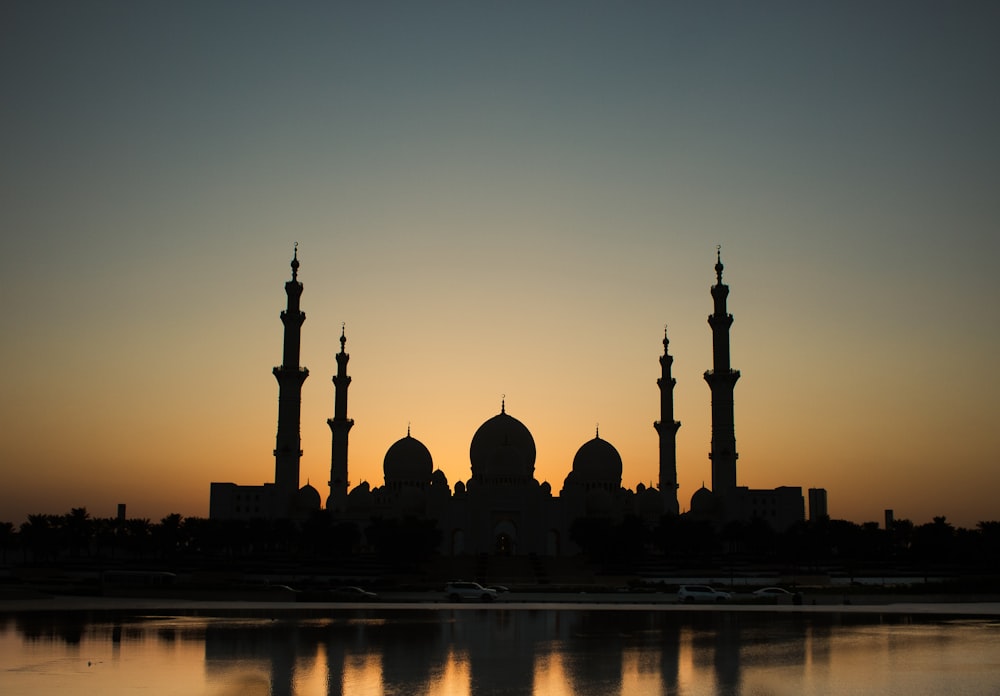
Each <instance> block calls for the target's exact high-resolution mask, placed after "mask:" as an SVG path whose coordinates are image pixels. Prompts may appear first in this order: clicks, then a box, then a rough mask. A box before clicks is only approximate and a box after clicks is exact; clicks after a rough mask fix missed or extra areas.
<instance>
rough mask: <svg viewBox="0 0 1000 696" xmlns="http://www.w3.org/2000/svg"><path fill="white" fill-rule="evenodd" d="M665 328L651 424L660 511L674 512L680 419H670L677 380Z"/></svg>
mask: <svg viewBox="0 0 1000 696" xmlns="http://www.w3.org/2000/svg"><path fill="white" fill-rule="evenodd" d="M669 345H670V341H669V340H668V339H667V329H666V327H664V328H663V355H661V356H660V371H661V373H662V374H661V376H660V377H659V379H657V380H656V385H657V386H658V387H659V388H660V420H658V421H656V422H654V423H653V427H654V428H656V432H657V433H658V434H659V436H660V495H662V496H663V511H664V512H666V513H667V514H671V515H677V514H679V513H680V506H679V505H678V504H677V429H678V428H680V427H681V423H680V421H676V420H674V385H675V384H677V380H675V379H674V378H673V377H671V376H670V368H671V366H672V365H673V363H674V359H673V357H672V356H671V355H670V352H669V350H668V346H669Z"/></svg>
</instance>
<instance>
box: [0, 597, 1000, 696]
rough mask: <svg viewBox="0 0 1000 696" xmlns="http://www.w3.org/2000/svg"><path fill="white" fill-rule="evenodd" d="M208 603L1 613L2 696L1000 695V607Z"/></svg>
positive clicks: (0, 692) (0, 667)
mask: <svg viewBox="0 0 1000 696" xmlns="http://www.w3.org/2000/svg"><path fill="white" fill-rule="evenodd" d="M873 611H876V610H874V609H873ZM200 613H201V614H202V615H177V616H169V615H145V616H143V615H139V614H131V615H129V614H121V613H108V612H93V611H92V612H62V613H61V612H30V613H23V614H16V615H5V616H0V694H3V696H20V695H22V694H23V695H29V694H30V695H31V696H48V695H50V694H59V695H60V696H63V695H65V694H101V695H102V696H116V695H119V694H150V695H152V694H155V695H161V694H184V695H185V696H192V695H199V694H205V695H210V696H229V695H233V696H237V695H238V696H256V695H258V694H259V695H262V696H263V695H274V696H283V695H287V696H293V695H294V696H313V695H317V696H320V695H329V696H333V695H339V694H350V695H352V696H365V695H373V696H374V695H381V694H392V695H399V696H404V695H405V696H411V695H414V694H419V695H426V696H444V695H448V696H451V695H453V694H454V695H462V696H465V695H469V696H483V695H486V694H490V695H494V694H496V695H522V694H531V695H538V696H541V695H543V694H544V695H546V696H571V695H574V696H576V695H579V696H598V695H600V696H606V695H608V694H613V695H623V696H624V695H627V696H639V695H643V694H677V695H680V696H703V695H705V696H707V695H709V694H727V695H728V694H731V695H734V696H737V695H738V696H771V695H774V696H778V695H783V694H789V695H791V694H795V695H802V694H823V695H826V696H846V695H848V694H850V695H856V694H880V695H885V696H896V695H898V696H904V695H905V696H913V695H915V694H935V695H938V694H955V695H960V696H973V695H978V694H983V695H985V694H997V693H1000V619H997V618H996V617H988V618H969V617H952V618H948V617H931V616H925V615H908V614H894V613H892V614H887V613H872V614H865V613H838V612H828V613H814V612H802V613H799V612H790V611H785V612H775V613H770V612H741V611H726V610H715V609H714V608H712V610H695V611H689V610H681V609H679V608H677V607H671V608H670V609H663V608H652V607H650V608H646V609H643V608H637V607H633V608H631V609H621V608H602V609H581V608H573V609H566V608H563V609H559V608H544V607H543V608H508V607H502V606H499V605H494V606H491V607H490V608H478V607H471V606H461V607H457V608H454V607H447V606H433V605H431V606H429V607H428V608H406V609H393V608H379V609H364V608H358V609H323V610H320V609H315V610H311V611H302V610H300V611H297V612H292V611H283V610H281V609H272V610H269V611H267V612H261V611H257V612H254V613H251V612H250V611H249V610H243V611H242V612H235V611H234V612H230V615H229V616H223V615H220V614H223V613H224V612H220V611H217V610H213V611H209V610H207V609H206V610H204V611H202V612H200Z"/></svg>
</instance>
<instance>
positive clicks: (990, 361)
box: [0, 0, 1000, 527]
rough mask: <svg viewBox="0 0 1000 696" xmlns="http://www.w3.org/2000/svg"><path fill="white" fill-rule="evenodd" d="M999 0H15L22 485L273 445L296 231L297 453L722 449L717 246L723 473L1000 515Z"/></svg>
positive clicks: (65, 505) (131, 506)
mask: <svg viewBox="0 0 1000 696" xmlns="http://www.w3.org/2000/svg"><path fill="white" fill-rule="evenodd" d="M998 36H1000V4H998V3H996V2H975V1H968V2H960V3H947V2H932V3H924V2H878V3H869V2H835V3H812V2H773V3H743V2H738V3H737V2H734V3H729V2H706V3H694V2H692V3H654V2H633V3H612V2H586V1H574V2H457V1H456V2H447V3H441V2H398V3H395V2H371V3H368V2H353V3H346V2H345V3H334V2H329V3H320V2H316V3H305V2H300V3H271V2H249V1H243V0H241V1H239V2H221V1H220V2H160V3H156V2H142V3H136V2H131V1H128V2H125V1H122V2H110V1H109V2H7V3H3V5H2V6H0V265H2V267H0V287H2V292H0V302H2V305H0V310H2V313H3V319H4V325H5V328H4V331H3V340H2V342H0V374H2V379H3V381H2V384H3V389H2V391H0V423H2V426H0V521H11V522H14V523H15V524H19V523H20V522H22V521H23V520H24V518H25V517H26V516H27V515H28V514H30V513H53V514H62V513H66V512H68V511H69V509H70V508H71V507H86V508H87V509H88V511H89V512H90V513H91V515H93V516H95V517H110V516H113V515H114V514H115V506H116V504H117V503H126V504H127V505H128V515H129V516H130V517H148V518H150V519H152V520H153V521H158V520H159V519H160V518H162V517H163V516H165V515H167V514H169V513H172V512H178V513H181V514H182V515H185V516H206V515H207V514H208V499H209V483H210V482H211V481H232V482H235V483H241V484H248V485H249V484H255V485H256V484H261V483H264V482H267V481H272V480H273V476H274V458H273V456H272V450H273V449H274V444H275V432H276V417H277V397H278V387H277V383H276V381H275V379H274V377H273V376H272V375H271V368H272V367H273V366H275V365H278V364H280V363H281V349H282V346H281V339H282V326H281V322H280V320H279V318H278V315H279V313H280V311H281V310H282V309H283V308H284V304H285V295H284V289H283V284H284V283H285V281H286V280H287V279H288V278H289V277H290V270H289V261H290V260H291V257H292V250H293V246H294V244H295V243H296V242H297V243H298V245H299V260H300V261H301V268H300V271H299V279H300V280H301V281H302V282H303V284H304V287H305V290H304V293H303V296H302V308H303V310H304V311H305V313H306V316H307V319H306V322H305V324H304V326H303V331H302V341H303V349H302V364H303V365H305V366H307V367H308V368H309V370H310V377H309V379H308V380H307V381H306V382H305V385H304V387H303V400H302V448H303V450H304V455H303V459H302V476H301V479H302V483H303V484H304V483H306V481H307V480H308V481H309V482H310V483H311V484H312V485H314V486H315V487H316V488H317V489H319V491H320V493H321V494H322V496H323V498H324V500H325V498H326V495H327V493H328V487H327V481H328V479H329V467H330V430H329V428H328V426H327V424H326V419H327V418H330V417H332V416H333V398H334V392H333V386H332V384H331V381H330V378H331V376H332V375H333V374H334V372H335V371H336V363H335V361H334V355H335V353H336V352H337V351H338V350H339V347H340V346H339V342H338V339H339V336H340V331H341V323H342V322H343V323H345V324H346V334H347V350H348V352H349V353H350V354H351V361H350V364H349V369H348V372H349V374H350V375H351V376H352V377H353V383H352V385H351V388H350V403H349V407H348V410H349V413H348V415H349V416H350V417H352V418H354V419H355V426H354V429H353V430H352V431H351V434H350V460H349V466H350V470H349V475H350V479H351V483H352V486H353V485H356V484H358V483H360V482H361V481H368V482H370V483H371V484H372V485H373V486H374V485H379V484H381V482H382V480H383V478H382V460H383V457H384V455H385V452H386V450H387V449H388V448H389V446H390V445H392V443H393V442H395V441H396V440H397V439H399V438H400V437H403V436H405V434H406V431H407V427H408V425H409V427H410V428H411V430H412V433H413V436H414V437H416V438H418V439H420V440H421V441H422V442H423V443H424V444H425V445H426V446H427V447H428V449H429V450H430V452H431V454H432V455H433V458H434V464H435V467H436V468H440V469H441V470H443V471H444V473H445V474H446V476H447V478H448V481H449V483H450V484H451V485H452V486H454V484H455V483H456V482H458V481H466V480H468V478H469V476H470V470H469V456H468V453H469V443H470V441H471V438H472V435H473V434H474V432H475V430H476V428H477V427H478V426H479V425H480V424H481V423H482V422H483V421H485V420H487V419H488V418H490V417H492V416H493V415H496V414H497V413H499V411H500V403H501V398H505V399H506V408H507V412H508V413H509V414H511V415H512V416H514V417H516V418H518V419H519V420H521V421H522V422H523V423H524V424H525V425H526V426H527V427H528V428H529V429H530V430H531V432H532V434H533V435H534V438H535V442H536V446H537V451H538V459H537V462H536V477H537V478H538V479H539V480H540V481H548V482H549V483H551V484H552V488H553V491H554V492H558V491H559V489H560V488H561V487H562V484H563V480H564V479H565V477H566V474H567V473H568V472H569V470H570V467H571V465H572V460H573V455H574V454H575V452H576V450H577V449H578V448H579V447H580V445H582V444H583V443H584V442H586V441H587V440H589V439H591V438H592V437H593V436H594V432H595V427H597V426H598V424H599V427H600V434H601V437H602V438H604V439H606V440H608V441H609V442H611V443H612V444H613V445H615V447H617V449H618V451H619V452H620V453H621V455H622V459H623V462H624V471H623V481H622V483H623V485H624V486H626V487H628V488H634V487H635V486H636V485H637V484H639V483H644V484H646V485H649V484H650V483H654V484H655V483H656V479H657V451H658V449H657V448H658V443H657V436H656V433H655V431H654V429H653V427H652V423H653V421H654V420H657V419H659V417H660V414H659V411H658V407H659V396H658V391H657V387H656V379H657V377H658V376H659V364H658V362H657V358H658V356H659V355H660V354H661V353H662V348H663V346H662V343H661V341H662V339H663V330H664V325H668V326H669V337H670V348H671V353H672V354H673V355H674V357H675V362H674V377H675V378H676V379H677V387H676V389H675V392H674V402H675V416H676V418H677V419H678V420H680V421H681V422H682V426H681V428H680V430H679V432H678V436H677V450H678V453H677V458H678V478H679V482H680V490H679V498H680V503H681V508H682V510H684V509H687V508H688V507H689V504H690V499H691V495H692V494H693V493H694V491H695V490H697V489H698V488H699V487H700V486H701V485H702V482H705V483H706V485H711V480H710V478H711V477H710V466H709V460H708V451H709V449H710V434H711V433H710V427H711V424H710V392H709V389H708V386H707V384H706V383H705V382H704V379H703V378H702V373H703V372H704V371H705V370H707V369H709V368H711V367H712V365H711V331H710V329H709V326H708V324H707V322H706V318H707V316H708V314H709V313H710V312H711V311H712V300H711V296H710V294H709V288H710V286H711V285H712V284H713V283H714V280H715V275H714V271H713V265H714V263H715V249H716V245H717V244H718V245H721V247H722V260H723V262H724V263H725V281H726V282H727V284H728V285H729V286H730V288H731V294H730V300H729V311H730V312H732V314H733V315H734V317H735V321H734V324H733V327H732V332H731V337H732V364H733V367H734V368H736V369H739V370H741V372H742V378H741V379H740V381H739V383H738V384H737V386H736V391H735V416H736V441H737V449H738V451H739V453H740V459H739V462H738V470H737V478H738V483H739V484H740V485H746V486H750V487H755V488H772V487H775V486H781V485H791V486H801V487H802V488H803V492H805V489H807V488H810V487H823V488H826V489H827V490H828V495H829V511H830V514H831V516H832V517H835V518H843V519H849V520H853V521H856V522H863V521H867V520H878V521H880V520H881V519H882V516H883V510H884V509H886V508H892V509H893V510H894V511H895V515H896V517H897V518H909V519H912V520H913V521H914V522H915V523H918V524H921V523H924V522H928V521H930V519H931V517H932V516H935V515H945V516H947V518H948V520H949V521H952V522H953V523H955V524H959V525H962V526H967V527H972V526H974V525H975V524H976V522H978V521H980V520H995V519H1000V505H998V503H997V491H998V490H1000V454H998V453H1000V427H998V425H997V422H996V420H997V416H998V415H1000V407H998V396H1000V367H998V365H997V363H998V362H1000V281H998V278H1000V273H998V271H997V268H996V267H997V266H998V265H1000V87H998V86H1000V40H998V38H997V37H998Z"/></svg>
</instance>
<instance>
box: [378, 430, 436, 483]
mask: <svg viewBox="0 0 1000 696" xmlns="http://www.w3.org/2000/svg"><path fill="white" fill-rule="evenodd" d="M433 471H434V460H433V459H432V458H431V453H430V452H429V451H428V449H427V448H426V447H424V443H422V442H421V441H420V440H418V439H416V438H415V437H410V434H409V433H407V434H406V437H404V438H403V439H401V440H397V441H396V442H395V443H393V445H392V446H391V447H390V448H389V450H388V451H387V452H386V453H385V460H384V461H383V463H382V472H383V474H384V475H385V481H386V483H389V482H390V481H395V482H427V481H429V480H430V478H431V473H432V472H433Z"/></svg>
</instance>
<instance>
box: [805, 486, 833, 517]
mask: <svg viewBox="0 0 1000 696" xmlns="http://www.w3.org/2000/svg"><path fill="white" fill-rule="evenodd" d="M829 516H830V512H829V511H828V510H827V507H826V489H825V488H810V489H809V520H810V521H812V522H818V521H819V520H822V519H824V518H826V517H829Z"/></svg>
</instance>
